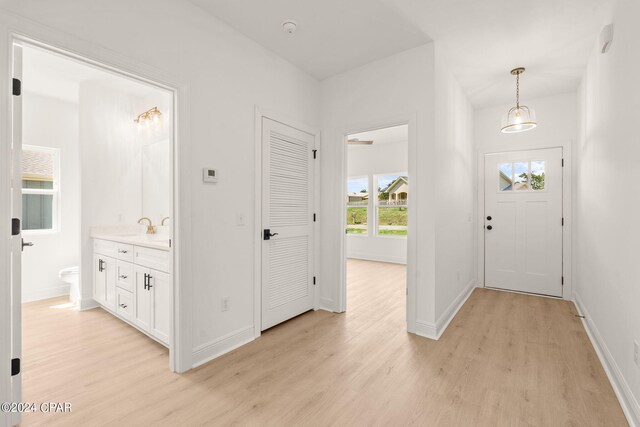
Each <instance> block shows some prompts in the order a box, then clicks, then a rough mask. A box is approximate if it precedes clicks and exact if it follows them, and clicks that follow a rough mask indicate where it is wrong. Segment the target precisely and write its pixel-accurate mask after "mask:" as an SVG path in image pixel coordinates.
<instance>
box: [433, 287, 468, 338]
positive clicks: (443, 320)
mask: <svg viewBox="0 0 640 427" xmlns="http://www.w3.org/2000/svg"><path fill="white" fill-rule="evenodd" d="M475 288H476V280H475V279H473V280H471V281H470V282H469V283H468V284H467V286H465V288H464V289H463V290H462V292H460V294H459V295H458V296H457V297H456V299H454V300H453V302H452V303H451V304H450V305H449V307H447V309H446V310H445V311H444V313H442V315H441V316H440V317H439V318H438V320H437V321H436V339H440V337H441V336H442V334H443V333H444V331H445V330H446V329H447V327H448V326H449V323H451V321H452V320H453V318H454V317H456V314H458V311H460V309H461V308H462V306H463V305H464V303H465V302H467V299H468V298H469V296H470V295H471V292H473V290H474V289H475Z"/></svg>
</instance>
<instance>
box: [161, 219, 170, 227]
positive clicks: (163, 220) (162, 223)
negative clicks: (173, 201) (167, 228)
mask: <svg viewBox="0 0 640 427" xmlns="http://www.w3.org/2000/svg"><path fill="white" fill-rule="evenodd" d="M168 219H170V218H169V217H165V218H162V222H160V225H164V222H165V221H166V220H168Z"/></svg>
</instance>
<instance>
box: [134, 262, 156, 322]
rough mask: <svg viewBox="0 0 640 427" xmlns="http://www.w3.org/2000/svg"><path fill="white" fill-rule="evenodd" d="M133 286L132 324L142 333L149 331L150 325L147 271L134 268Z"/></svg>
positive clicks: (146, 269) (149, 294)
mask: <svg viewBox="0 0 640 427" xmlns="http://www.w3.org/2000/svg"><path fill="white" fill-rule="evenodd" d="M134 271H135V286H134V289H133V299H134V303H133V323H135V324H136V325H137V326H138V327H139V328H140V329H142V330H143V331H149V327H150V324H151V289H153V288H151V289H149V287H148V286H147V285H148V283H149V279H148V278H147V277H148V274H149V269H148V268H144V267H140V266H137V265H136V266H135V267H134Z"/></svg>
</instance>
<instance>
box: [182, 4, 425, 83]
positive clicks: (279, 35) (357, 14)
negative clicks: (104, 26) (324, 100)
mask: <svg viewBox="0 0 640 427" xmlns="http://www.w3.org/2000/svg"><path fill="white" fill-rule="evenodd" d="M190 1H191V2H192V3H194V4H196V5H197V6H200V7H201V8H202V9H204V10H206V11H207V12H209V13H211V14H212V15H214V16H216V17H218V18H219V19H221V20H222V21H224V22H226V23H227V24H229V25H230V26H232V27H234V28H235V29H236V30H238V31H240V32H241V33H243V34H245V35H246V36H248V37H249V38H252V39H253V40H255V41H257V42H258V43H260V44H262V45H263V46H265V47H266V48H268V49H270V50H272V51H273V52H275V53H276V54H278V55H279V56H281V57H283V58H285V59H287V60H288V61H290V62H292V63H294V64H295V65H297V66H298V67H299V68H301V69H303V70H305V71H307V72H308V73H309V74H311V75H313V76H315V77H316V78H317V79H319V80H322V79H325V78H327V77H330V76H333V75H336V74H339V73H341V72H343V71H346V70H349V69H351V68H355V67H358V66H360V65H364V64H366V63H369V62H372V61H375V60H377V59H382V58H385V57H387V56H390V55H393V54H394V53H397V52H401V51H404V50H407V49H411V48H413V47H417V46H420V45H423V44H425V43H427V42H429V41H430V39H429V37H428V36H427V35H426V34H425V33H424V32H423V31H421V30H420V29H419V28H416V27H415V26H411V25H407V22H406V20H405V19H404V18H402V17H401V16H399V15H398V14H396V13H393V11H392V10H390V8H389V7H388V6H387V5H385V4H384V3H382V2H380V1H378V0H269V1H264V0H190ZM289 19H292V20H294V21H296V22H297V23H298V29H297V30H296V32H295V33H294V34H287V33H285V32H284V31H283V29H282V23H283V21H285V20H289Z"/></svg>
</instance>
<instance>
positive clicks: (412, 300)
mask: <svg viewBox="0 0 640 427" xmlns="http://www.w3.org/2000/svg"><path fill="white" fill-rule="evenodd" d="M417 123H418V118H417V114H416V113H413V114H409V115H401V116H395V117H389V118H385V119H379V120H373V121H371V122H367V123H361V124H356V125H353V126H347V127H344V128H341V129H339V131H338V133H337V139H338V141H337V143H339V144H341V146H342V151H341V158H340V162H341V176H340V178H341V179H340V187H341V188H340V191H339V192H338V194H339V197H340V201H339V204H338V205H339V206H340V209H341V212H343V211H344V207H345V206H344V205H345V204H344V201H345V200H346V197H347V195H346V193H347V186H346V185H345V182H346V180H347V177H348V176H349V173H348V172H349V171H348V162H347V159H348V149H349V145H348V144H347V139H348V135H352V134H355V133H361V132H366V131H372V130H377V129H386V128H389V127H393V126H401V125H407V126H408V151H409V162H408V167H407V176H408V178H409V185H410V186H411V193H412V194H414V195H417V194H420V192H419V188H418V187H419V184H418V182H419V180H418V179H417V176H418V170H417V163H416V158H417V156H416V152H417V147H418V144H417V132H416V129H417ZM413 206H415V207H414V208H413V209H412V210H411V211H410V212H411V213H410V214H409V223H408V226H407V229H408V231H407V234H408V236H407V237H406V239H407V260H406V264H407V284H406V286H407V297H406V298H407V299H406V301H407V312H406V322H407V331H408V332H411V333H417V334H418V335H422V334H420V333H418V327H419V325H418V323H419V322H420V321H419V320H417V319H416V313H417V282H418V278H417V265H416V262H417V259H418V255H417V237H418V217H419V216H420V213H419V212H418V209H417V206H418V204H417V203H416V202H415V196H414V202H413ZM340 216H341V218H342V219H341V221H340V228H339V229H338V230H335V232H336V233H338V235H339V236H340V238H339V240H340V249H339V251H338V253H337V254H336V256H337V257H338V266H339V273H340V282H339V284H338V286H339V288H338V301H337V307H336V311H337V312H339V313H342V312H344V311H346V309H347V252H346V239H347V235H346V233H345V230H346V228H347V218H346V215H344V214H342V213H341V215H340ZM376 237H377V236H376ZM422 323H424V322H422ZM420 327H421V326H420ZM422 336H426V335H422Z"/></svg>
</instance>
